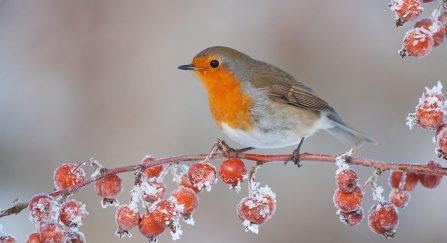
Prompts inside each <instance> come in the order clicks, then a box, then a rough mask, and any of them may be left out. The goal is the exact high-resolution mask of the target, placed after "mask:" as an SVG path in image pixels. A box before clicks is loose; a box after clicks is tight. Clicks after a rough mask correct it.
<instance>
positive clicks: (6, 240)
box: [0, 235, 17, 243]
mask: <svg viewBox="0 0 447 243" xmlns="http://www.w3.org/2000/svg"><path fill="white" fill-rule="evenodd" d="M16 242H17V241H16V239H15V238H14V237H12V236H10V235H0V243H16Z"/></svg>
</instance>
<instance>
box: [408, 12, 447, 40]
mask: <svg viewBox="0 0 447 243" xmlns="http://www.w3.org/2000/svg"><path fill="white" fill-rule="evenodd" d="M414 27H415V28H424V29H426V30H427V31H428V32H430V33H431V34H432V37H433V47H437V46H439V45H441V44H442V42H443V41H444V38H445V28H444V25H443V24H442V23H441V22H440V21H439V20H434V19H432V18H423V19H421V20H419V21H418V22H416V24H415V25H414Z"/></svg>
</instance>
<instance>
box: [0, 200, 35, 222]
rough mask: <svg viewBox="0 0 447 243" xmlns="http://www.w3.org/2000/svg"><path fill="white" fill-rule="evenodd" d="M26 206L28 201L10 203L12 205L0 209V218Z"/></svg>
mask: <svg viewBox="0 0 447 243" xmlns="http://www.w3.org/2000/svg"><path fill="white" fill-rule="evenodd" d="M27 207H28V203H27V202H24V203H14V204H13V205H12V207H10V208H8V209H5V210H1V211H0V218H2V217H5V216H9V215H11V214H19V213H20V212H21V211H22V210H23V209H25V208H27Z"/></svg>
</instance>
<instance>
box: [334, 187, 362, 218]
mask: <svg viewBox="0 0 447 243" xmlns="http://www.w3.org/2000/svg"><path fill="white" fill-rule="evenodd" d="M333 201H334V205H335V207H336V208H338V209H339V210H340V211H341V212H352V211H355V210H357V209H359V208H360V206H361V205H362V202H363V192H362V189H360V187H359V186H356V187H355V188H354V190H353V191H352V192H350V193H346V192H343V191H342V190H340V189H337V190H335V193H334V197H333Z"/></svg>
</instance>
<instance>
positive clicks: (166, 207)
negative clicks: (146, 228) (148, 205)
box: [153, 200, 179, 227]
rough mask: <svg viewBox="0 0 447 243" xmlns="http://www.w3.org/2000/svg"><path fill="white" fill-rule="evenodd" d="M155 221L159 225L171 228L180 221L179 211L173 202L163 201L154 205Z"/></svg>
mask: <svg viewBox="0 0 447 243" xmlns="http://www.w3.org/2000/svg"><path fill="white" fill-rule="evenodd" d="M153 209H154V210H153V213H154V220H155V222H157V224H158V225H160V226H163V227H171V226H173V225H174V223H175V222H177V221H178V218H179V211H178V210H177V207H176V205H175V203H173V202H172V201H171V200H161V201H158V202H156V203H155V204H154V207H153Z"/></svg>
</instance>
